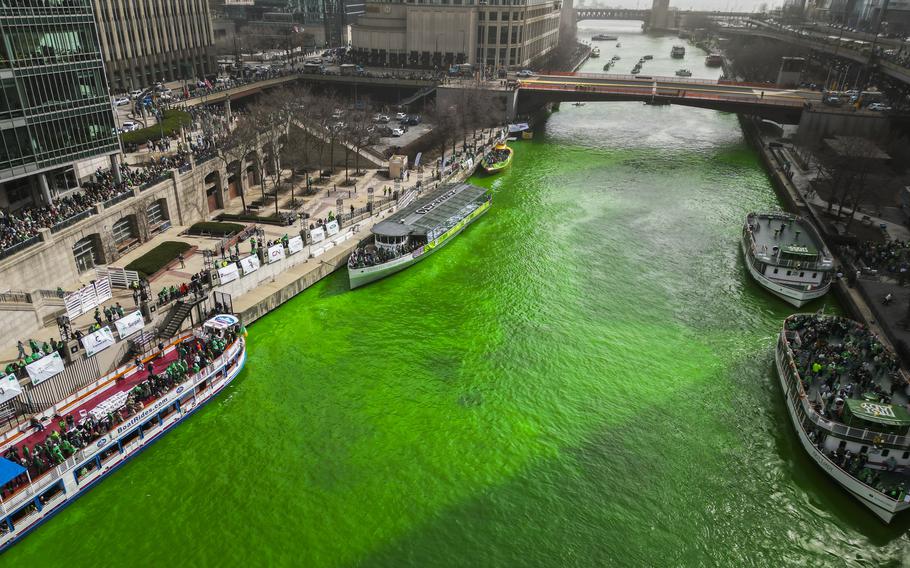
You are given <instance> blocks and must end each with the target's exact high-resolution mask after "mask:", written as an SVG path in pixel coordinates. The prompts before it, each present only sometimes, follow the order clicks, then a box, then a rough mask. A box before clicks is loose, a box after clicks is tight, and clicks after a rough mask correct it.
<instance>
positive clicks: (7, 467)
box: [0, 458, 25, 485]
mask: <svg viewBox="0 0 910 568" xmlns="http://www.w3.org/2000/svg"><path fill="white" fill-rule="evenodd" d="M23 473H25V468H24V467H22V466H21V465H19V464H17V463H16V462H13V461H9V460H8V459H6V458H0V485H6V484H7V483H9V482H10V481H12V480H14V479H16V478H17V477H19V476H20V475H22V474H23Z"/></svg>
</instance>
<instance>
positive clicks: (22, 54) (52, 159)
mask: <svg viewBox="0 0 910 568" xmlns="http://www.w3.org/2000/svg"><path fill="white" fill-rule="evenodd" d="M0 135H2V138H0V207H13V206H15V205H16V202H19V201H25V200H26V199H25V198H26V197H27V195H25V194H27V193H29V192H28V191H23V190H24V189H25V188H26V187H27V186H31V187H32V189H33V190H37V194H36V193H35V192H34V191H33V192H32V194H33V196H37V197H39V199H38V200H41V201H49V200H50V199H51V197H52V194H51V192H50V191H49V190H48V186H49V183H48V181H49V180H50V181H51V182H53V180H54V179H57V178H59V175H58V174H59V173H60V171H61V170H66V169H67V167H68V166H69V169H72V168H71V166H72V164H73V163H74V162H78V161H80V160H84V159H87V158H94V157H98V156H104V155H111V154H116V153H118V152H119V151H120V144H119V140H118V138H117V134H116V131H115V124H114V116H113V113H112V109H111V101H110V97H109V95H108V88H107V82H106V80H105V77H104V65H103V63H102V59H101V51H100V47H99V42H98V32H97V28H96V24H95V18H94V13H93V9H92V1H91V0H4V1H3V2H0ZM35 175H37V176H39V177H40V180H24V179H20V178H24V177H27V176H35ZM13 180H17V181H16V183H13ZM36 181H37V182H39V183H34V182H36ZM14 188H15V192H16V195H15V196H13V195H9V193H10V192H11V191H12V190H13V189H14ZM20 198H21V199H20ZM38 200H35V199H32V201H38Z"/></svg>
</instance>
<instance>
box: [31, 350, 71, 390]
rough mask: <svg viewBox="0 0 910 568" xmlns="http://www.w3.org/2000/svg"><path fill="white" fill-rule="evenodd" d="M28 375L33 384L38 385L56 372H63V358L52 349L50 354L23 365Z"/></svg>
mask: <svg viewBox="0 0 910 568" xmlns="http://www.w3.org/2000/svg"><path fill="white" fill-rule="evenodd" d="M25 370H26V371H28V376H29V377H31V379H32V384H33V385H39V384H41V383H43V382H44V381H46V380H48V379H49V378H51V377H53V376H54V375H56V374H58V373H62V372H63V359H61V358H60V354H59V353H57V352H56V351H54V352H53V353H51V354H50V355H45V356H44V357H42V358H41V359H38V360H37V361H35V362H34V363H29V364H28V365H26V366H25Z"/></svg>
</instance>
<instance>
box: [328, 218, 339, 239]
mask: <svg viewBox="0 0 910 568" xmlns="http://www.w3.org/2000/svg"><path fill="white" fill-rule="evenodd" d="M338 228H339V227H338V221H329V222H328V223H326V224H325V232H326V233H327V234H328V235H329V236H330V237H333V236H335V235H337V234H338Z"/></svg>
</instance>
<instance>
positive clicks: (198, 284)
mask: <svg viewBox="0 0 910 568" xmlns="http://www.w3.org/2000/svg"><path fill="white" fill-rule="evenodd" d="M211 284H212V281H211V277H210V275H209V271H208V270H200V271H199V272H197V273H195V274H193V275H192V276H191V277H190V281H189V282H183V283H181V284H180V285H179V286H175V285H171V286H165V287H163V288H162V289H161V290H159V291H158V307H161V306H164V305H166V304H168V303H169V302H172V301H174V300H182V299H183V298H187V297H189V296H190V295H192V296H193V299H198V298H201V297H202V296H204V295H205V291H206V289H207V288H208V287H209V286H211Z"/></svg>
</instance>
